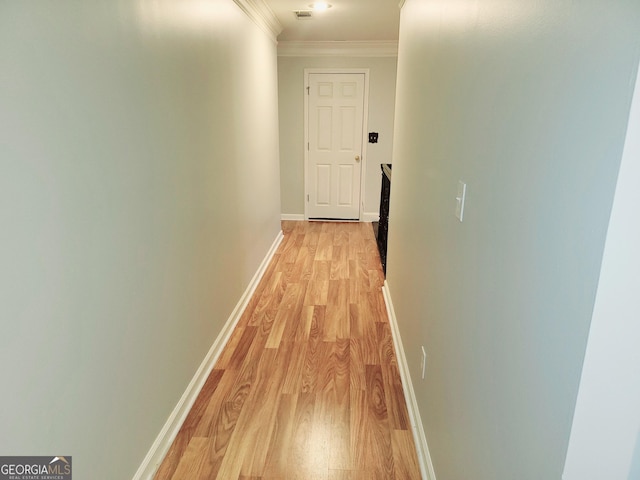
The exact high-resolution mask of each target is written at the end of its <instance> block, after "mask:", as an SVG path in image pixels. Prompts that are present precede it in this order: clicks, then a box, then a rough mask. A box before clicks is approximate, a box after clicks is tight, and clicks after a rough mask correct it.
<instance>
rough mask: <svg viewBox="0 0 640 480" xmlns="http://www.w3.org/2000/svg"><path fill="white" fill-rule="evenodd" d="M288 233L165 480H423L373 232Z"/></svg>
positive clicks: (312, 226)
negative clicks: (384, 298)
mask: <svg viewBox="0 0 640 480" xmlns="http://www.w3.org/2000/svg"><path fill="white" fill-rule="evenodd" d="M283 233H284V240H283V242H282V244H281V245H280V248H279V249H278V251H277V252H276V254H275V256H274V258H273V260H272V262H271V264H270V265H269V267H268V270H267V271H266V273H265V275H264V277H263V278H262V281H261V282H260V285H259V286H258V288H257V290H256V292H255V294H254V296H253V297H252V299H251V301H250V303H249V305H248V307H247V309H246V310H245V312H244V314H243V316H242V318H241V319H240V321H239V323H238V326H237V328H236V329H235V331H234V333H233V335H232V337H231V339H230V341H229V343H228V345H227V346H226V347H225V349H224V351H223V352H222V354H221V356H220V358H219V360H218V362H217V363H216V366H215V368H214V369H213V371H212V372H211V375H210V377H209V378H208V380H207V382H206V384H205V386H204V388H203V389H202V392H201V393H200V395H199V397H198V399H197V400H196V402H195V404H194V406H193V408H192V410H191V412H190V413H189V415H188V417H187V419H186V421H185V423H184V425H183V426H182V428H181V430H180V432H179V434H178V436H177V437H176V439H175V441H174V443H173V445H172V446H171V449H170V450H169V452H168V454H167V456H166V458H165V460H164V461H163V463H162V464H161V466H160V468H159V470H158V472H157V474H156V477H155V479H156V480H168V479H175V480H177V479H190V480H191V479H221V480H236V479H243V480H249V479H253V480H258V479H261V480H285V479H287V480H293V479H301V480H302V479H304V480H356V479H357V480H372V479H380V480H393V479H402V480H409V479H411V480H413V479H420V471H419V467H418V461H417V457H416V449H415V446H414V443H413V437H412V434H411V426H410V423H409V418H408V413H407V409H406V404H405V401H404V396H403V393H402V385H401V381H400V375H399V372H398V368H397V363H396V356H395V353H394V348H393V341H392V338H391V329H390V326H389V320H388V318H387V314H386V310H385V306H384V300H383V296H382V292H381V287H382V283H383V281H384V277H383V274H382V269H381V266H380V259H379V256H378V252H377V248H376V243H375V239H374V235H373V230H372V228H371V225H370V224H368V223H328V222H327V223H317V222H311V223H310V222H283Z"/></svg>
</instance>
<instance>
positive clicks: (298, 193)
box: [278, 56, 397, 215]
mask: <svg viewBox="0 0 640 480" xmlns="http://www.w3.org/2000/svg"><path fill="white" fill-rule="evenodd" d="M396 63H397V59H396V58H395V57H311V56H310V57H284V56H280V57H278V97H279V106H280V108H279V112H280V184H281V202H282V213H283V214H289V215H303V214H304V96H303V93H304V69H305V68H367V69H369V118H368V131H369V132H378V133H379V134H380V138H379V140H378V143H377V144H371V143H369V144H367V156H366V158H365V162H366V172H365V175H366V177H365V191H364V212H363V213H365V214H373V215H376V214H377V213H378V210H379V207H380V181H381V180H380V179H381V172H380V164H381V163H391V153H392V148H393V111H394V104H395V83H396Z"/></svg>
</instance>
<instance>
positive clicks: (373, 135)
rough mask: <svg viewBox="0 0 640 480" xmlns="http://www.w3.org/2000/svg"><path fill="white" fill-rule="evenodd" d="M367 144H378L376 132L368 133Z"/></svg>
mask: <svg viewBox="0 0 640 480" xmlns="http://www.w3.org/2000/svg"><path fill="white" fill-rule="evenodd" d="M369 143H378V132H369Z"/></svg>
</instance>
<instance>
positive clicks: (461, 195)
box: [456, 180, 467, 221]
mask: <svg viewBox="0 0 640 480" xmlns="http://www.w3.org/2000/svg"><path fill="white" fill-rule="evenodd" d="M466 196H467V184H466V183H464V182H463V181H461V180H459V181H458V195H457V196H456V217H457V218H458V220H460V221H462V217H463V216H464V200H465V197H466Z"/></svg>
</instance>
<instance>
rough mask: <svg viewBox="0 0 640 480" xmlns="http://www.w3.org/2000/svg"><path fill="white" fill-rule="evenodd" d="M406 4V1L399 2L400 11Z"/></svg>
mask: <svg viewBox="0 0 640 480" xmlns="http://www.w3.org/2000/svg"><path fill="white" fill-rule="evenodd" d="M406 2H407V0H400V3H398V6H399V7H400V9H401V10H402V7H404V4H405V3H406Z"/></svg>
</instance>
